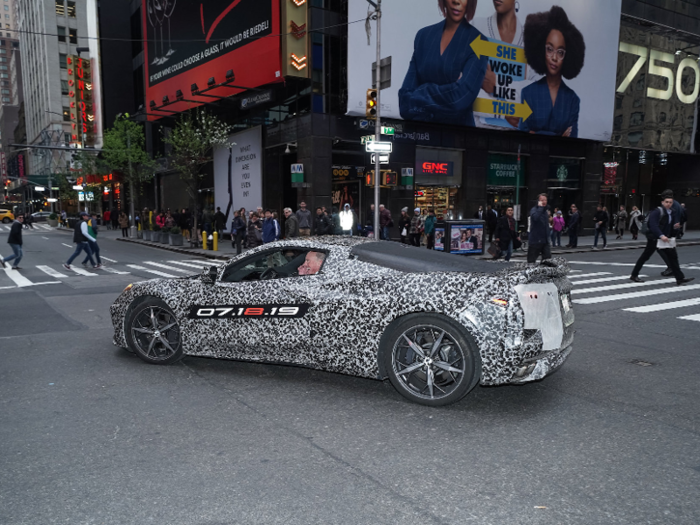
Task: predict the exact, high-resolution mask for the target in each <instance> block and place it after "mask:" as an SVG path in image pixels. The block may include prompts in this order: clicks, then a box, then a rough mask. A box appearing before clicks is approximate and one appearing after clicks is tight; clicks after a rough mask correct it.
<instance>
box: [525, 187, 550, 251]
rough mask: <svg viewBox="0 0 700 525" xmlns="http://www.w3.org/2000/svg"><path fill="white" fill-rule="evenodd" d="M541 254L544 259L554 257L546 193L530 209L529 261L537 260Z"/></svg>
mask: <svg viewBox="0 0 700 525" xmlns="http://www.w3.org/2000/svg"><path fill="white" fill-rule="evenodd" d="M540 255H541V256H542V260H543V261H544V260H546V259H551V258H552V250H551V248H550V246H549V210H548V209H547V194H546V193H542V194H540V196H539V197H538V198H537V206H534V207H533V208H532V209H531V210H530V234H529V237H528V246H527V262H528V263H534V262H536V261H537V259H538V257H539V256H540Z"/></svg>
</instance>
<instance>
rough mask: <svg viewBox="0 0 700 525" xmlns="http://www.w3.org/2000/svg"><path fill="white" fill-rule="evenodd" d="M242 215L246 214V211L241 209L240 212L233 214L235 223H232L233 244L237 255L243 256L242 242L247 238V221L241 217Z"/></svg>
mask: <svg viewBox="0 0 700 525" xmlns="http://www.w3.org/2000/svg"><path fill="white" fill-rule="evenodd" d="M241 213H244V214H245V210H244V209H243V208H241V209H240V210H237V211H234V212H233V221H232V222H231V239H232V241H231V244H232V245H233V247H234V248H235V249H236V255H240V254H241V251H242V249H241V242H242V241H243V239H244V238H245V236H246V229H247V228H246V226H247V225H246V221H245V217H241Z"/></svg>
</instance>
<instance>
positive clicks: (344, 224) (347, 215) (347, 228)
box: [339, 202, 357, 237]
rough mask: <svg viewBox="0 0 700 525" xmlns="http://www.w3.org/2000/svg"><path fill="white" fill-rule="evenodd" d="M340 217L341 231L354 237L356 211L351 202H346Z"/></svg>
mask: <svg viewBox="0 0 700 525" xmlns="http://www.w3.org/2000/svg"><path fill="white" fill-rule="evenodd" d="M339 219H340V231H341V232H342V234H343V235H350V236H351V237H352V235H353V232H354V230H355V224H356V223H357V221H356V220H355V212H354V211H352V208H351V207H350V204H349V203H347V202H346V203H345V205H344V206H343V211H341V212H340V214H339Z"/></svg>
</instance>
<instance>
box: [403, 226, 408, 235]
mask: <svg viewBox="0 0 700 525" xmlns="http://www.w3.org/2000/svg"><path fill="white" fill-rule="evenodd" d="M406 235H408V232H407V231H406V227H404V229H403V230H401V237H406Z"/></svg>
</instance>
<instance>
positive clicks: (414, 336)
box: [382, 314, 481, 406]
mask: <svg viewBox="0 0 700 525" xmlns="http://www.w3.org/2000/svg"><path fill="white" fill-rule="evenodd" d="M382 342H383V348H382V354H383V359H384V363H383V364H384V370H385V371H386V372H387V374H388V375H389V379H390V381H391V383H392V384H393V385H394V388H396V390H398V392H399V393H400V394H401V395H403V396H404V397H406V398H407V399H410V400H411V401H414V402H416V403H420V404H422V405H428V406H442V405H449V404H450V403H455V402H457V401H459V400H460V399H462V398H463V397H464V396H466V395H467V394H468V393H469V391H470V390H471V389H472V388H474V386H475V385H476V384H477V383H478V381H479V375H480V374H481V366H480V363H481V359H480V356H479V353H478V350H477V346H476V343H475V342H474V339H473V338H472V337H471V335H470V334H469V333H468V332H467V331H466V330H465V329H464V328H462V327H460V326H459V325H457V324H456V323H455V322H454V321H452V320H450V319H448V318H445V317H443V316H439V315H434V314H414V315H409V316H407V317H405V318H403V319H401V320H400V321H398V322H397V323H395V324H393V325H391V326H390V327H389V328H388V329H387V332H386V333H385V334H384V337H383V338H382Z"/></svg>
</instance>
